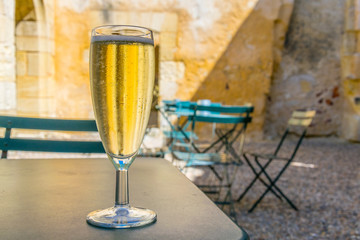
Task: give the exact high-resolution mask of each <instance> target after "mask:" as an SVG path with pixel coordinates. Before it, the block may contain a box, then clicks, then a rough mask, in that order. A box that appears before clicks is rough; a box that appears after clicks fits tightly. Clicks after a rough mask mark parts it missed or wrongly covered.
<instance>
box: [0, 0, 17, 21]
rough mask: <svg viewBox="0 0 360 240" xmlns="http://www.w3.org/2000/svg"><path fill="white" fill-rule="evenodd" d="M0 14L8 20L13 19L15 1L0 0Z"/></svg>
mask: <svg viewBox="0 0 360 240" xmlns="http://www.w3.org/2000/svg"><path fill="white" fill-rule="evenodd" d="M0 13H2V15H5V16H6V17H8V18H10V19H14V17H15V1H8V0H1V1H0Z"/></svg>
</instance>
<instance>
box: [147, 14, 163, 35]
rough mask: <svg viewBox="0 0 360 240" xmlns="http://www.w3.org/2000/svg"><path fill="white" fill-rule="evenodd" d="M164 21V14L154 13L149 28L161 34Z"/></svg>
mask: <svg viewBox="0 0 360 240" xmlns="http://www.w3.org/2000/svg"><path fill="white" fill-rule="evenodd" d="M164 21H165V13H164V12H154V13H153V15H152V19H151V26H150V27H151V28H152V29H153V30H155V31H158V32H161V31H162V25H163V23H164Z"/></svg>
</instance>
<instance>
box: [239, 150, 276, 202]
mask: <svg viewBox="0 0 360 240" xmlns="http://www.w3.org/2000/svg"><path fill="white" fill-rule="evenodd" d="M243 156H244V158H245V161H246V163H247V164H248V165H249V167H250V169H251V170H252V171H253V173H254V174H255V177H254V179H253V180H252V182H251V183H250V184H249V185H248V186H247V187H246V189H245V190H244V192H243V193H242V194H241V195H240V196H239V197H238V199H237V201H238V202H240V201H241V199H243V197H244V196H245V195H246V193H247V192H248V191H249V190H250V188H251V187H252V186H253V185H254V183H255V182H256V181H257V180H259V181H260V182H261V183H262V184H264V185H265V186H266V187H269V185H268V184H267V183H266V182H265V181H264V180H263V179H262V178H260V175H261V174H262V173H263V171H264V170H265V168H266V167H267V166H268V165H269V164H270V161H268V163H267V164H265V166H264V168H263V169H262V170H260V171H259V172H256V170H255V168H254V166H253V165H252V164H251V162H250V160H249V159H248V158H247V157H246V155H245V154H244V155H243ZM270 191H271V192H272V193H273V194H274V195H275V197H277V198H278V199H279V200H281V201H282V199H281V197H280V196H279V195H278V194H277V193H276V192H275V191H274V190H272V189H271V190H270Z"/></svg>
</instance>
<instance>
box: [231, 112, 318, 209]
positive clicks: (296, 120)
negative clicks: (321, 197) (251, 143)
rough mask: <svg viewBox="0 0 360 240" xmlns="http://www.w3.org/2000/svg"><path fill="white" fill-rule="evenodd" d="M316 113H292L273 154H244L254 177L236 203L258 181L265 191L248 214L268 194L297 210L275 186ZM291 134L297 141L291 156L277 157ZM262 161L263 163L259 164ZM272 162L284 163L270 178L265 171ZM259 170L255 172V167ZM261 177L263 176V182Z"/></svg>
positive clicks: (291, 159)
mask: <svg viewBox="0 0 360 240" xmlns="http://www.w3.org/2000/svg"><path fill="white" fill-rule="evenodd" d="M315 114H316V111H294V112H293V113H292V116H291V118H290V119H289V121H288V126H287V128H286V130H285V132H284V134H283V135H282V137H281V140H280V142H279V144H278V145H277V147H276V149H275V151H274V153H273V154H260V153H244V155H243V156H244V159H245V161H246V163H247V164H248V165H249V167H250V169H251V170H252V172H253V173H254V175H255V177H254V179H253V180H252V181H251V183H250V184H249V185H248V186H247V187H246V188H245V190H244V192H243V193H241V194H240V196H239V198H238V199H237V201H238V202H239V201H241V199H243V198H244V196H245V195H246V193H247V192H248V191H249V190H250V189H251V187H252V186H253V185H254V184H255V182H257V180H259V181H260V182H261V183H262V184H263V185H265V187H266V190H265V191H264V192H263V194H262V195H261V196H260V197H259V198H258V199H257V201H255V203H254V204H253V205H252V207H251V208H250V210H249V212H252V211H254V209H255V208H256V206H257V205H258V204H259V203H260V202H261V201H262V199H263V198H264V197H265V195H266V194H267V193H269V192H271V193H272V194H274V196H276V197H277V198H278V199H280V200H282V199H285V200H286V202H287V203H288V204H289V205H290V206H291V207H292V208H293V209H294V210H298V209H297V207H296V206H295V204H294V203H293V202H292V201H290V199H289V198H288V197H287V196H286V195H285V194H284V193H283V191H282V190H281V189H280V188H279V187H278V186H277V185H276V183H277V182H278V180H279V179H280V177H281V176H282V175H283V173H284V172H285V170H286V169H287V168H288V167H289V166H290V164H291V162H292V161H293V159H294V157H295V155H296V153H297V151H298V149H299V147H300V145H301V143H302V141H303V139H304V137H305V135H306V131H307V129H308V127H309V126H310V124H311V122H312V120H313V118H314V117H315ZM292 133H293V135H294V136H297V138H298V140H297V142H296V144H295V147H294V149H293V152H292V153H291V155H289V156H287V157H284V156H279V152H280V151H281V149H282V147H283V146H284V142H285V141H286V139H288V138H289V136H290V135H291V134H292ZM292 141H293V140H292ZM261 161H264V162H261ZM273 161H282V162H285V164H284V166H283V167H282V168H281V169H280V171H279V172H278V174H277V175H276V176H275V177H273V178H272V177H270V175H269V173H268V172H266V169H267V168H268V167H269V165H270V164H271V162H273ZM256 165H257V167H258V169H259V170H256V167H255V166H256ZM261 175H264V176H265V179H266V180H264V179H263V178H262V177H261Z"/></svg>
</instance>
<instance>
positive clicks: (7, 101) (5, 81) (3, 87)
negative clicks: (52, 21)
mask: <svg viewBox="0 0 360 240" xmlns="http://www.w3.org/2000/svg"><path fill="white" fill-rule="evenodd" d="M0 29H1V34H0V110H14V109H15V108H16V85H15V38H14V35H15V34H14V31H15V1H8V0H0Z"/></svg>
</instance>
